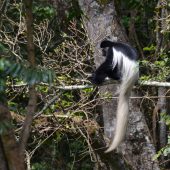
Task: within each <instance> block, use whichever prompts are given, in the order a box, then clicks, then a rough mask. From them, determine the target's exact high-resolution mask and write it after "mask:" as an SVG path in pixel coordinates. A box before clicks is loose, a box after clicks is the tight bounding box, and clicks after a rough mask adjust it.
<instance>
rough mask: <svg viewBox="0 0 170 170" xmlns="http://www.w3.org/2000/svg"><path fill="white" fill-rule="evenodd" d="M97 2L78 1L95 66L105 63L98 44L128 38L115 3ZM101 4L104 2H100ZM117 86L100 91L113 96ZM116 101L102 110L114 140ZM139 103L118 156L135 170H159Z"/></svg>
mask: <svg viewBox="0 0 170 170" xmlns="http://www.w3.org/2000/svg"><path fill="white" fill-rule="evenodd" d="M98 2H99V1H97V0H79V5H80V7H81V9H82V11H83V12H84V15H85V17H84V24H85V26H86V29H87V33H88V35H89V39H90V41H91V42H92V43H93V45H94V58H95V63H96V66H98V65H99V64H100V63H101V62H102V57H100V56H101V53H100V51H99V44H100V42H101V40H103V39H104V38H106V37H107V36H109V37H110V38H112V39H115V40H116V39H117V40H121V41H124V42H127V36H126V35H125V33H124V30H123V27H122V25H121V24H120V22H119V20H118V17H117V15H116V11H115V8H114V4H113V2H109V3H105V4H99V3H98ZM100 2H101V1H100ZM117 88H118V87H117V86H113V85H107V86H104V87H102V88H100V92H101V94H104V93H106V92H107V93H108V94H114V92H115V90H116V89H117ZM116 104H117V102H116V101H115V100H112V101H107V102H106V103H105V104H104V105H102V108H103V119H104V129H105V135H106V136H107V137H109V138H111V137H112V134H113V131H114V127H115V126H114V125H115V114H116ZM139 104H140V101H138V100H133V101H132V102H131V111H130V112H131V114H130V120H129V125H128V130H127V137H126V140H125V142H123V144H122V145H121V146H120V147H119V150H118V151H119V152H120V153H121V154H122V155H123V157H124V160H125V161H126V162H127V164H128V165H129V166H130V167H131V168H132V169H138V170H139V169H140V170H143V169H145V170H158V169H159V167H158V164H157V162H154V161H152V157H153V156H154V154H155V149H154V146H153V144H152V142H151V140H150V134H149V130H148V127H147V124H146V122H145V118H144V116H143V114H142V112H141V111H140V109H139Z"/></svg>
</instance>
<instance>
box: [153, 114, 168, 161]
mask: <svg viewBox="0 0 170 170" xmlns="http://www.w3.org/2000/svg"><path fill="white" fill-rule="evenodd" d="M161 121H163V122H165V123H166V125H167V127H168V128H169V129H170V115H167V114H166V113H162V114H161ZM167 141H168V143H167V145H166V146H165V147H163V148H161V149H160V150H159V151H158V152H157V154H156V155H155V156H154V158H153V159H154V160H156V159H158V158H159V157H160V156H161V155H163V156H168V155H169V154H170V136H167Z"/></svg>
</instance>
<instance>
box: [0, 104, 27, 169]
mask: <svg viewBox="0 0 170 170" xmlns="http://www.w3.org/2000/svg"><path fill="white" fill-rule="evenodd" d="M11 121H12V118H11V114H10V112H9V110H8V108H7V106H5V105H4V104H2V103H0V125H1V127H0V130H1V136H0V142H1V143H0V148H1V149H0V152H1V153H0V155H1V157H2V158H3V159H2V160H0V161H2V162H1V163H0V164H1V165H0V168H1V167H2V166H4V170H5V168H6V169H8V170H24V169H25V164H24V157H22V154H21V152H20V150H19V145H18V142H17V141H16V138H15V133H14V130H13V129H12V128H13V127H12V125H11Z"/></svg>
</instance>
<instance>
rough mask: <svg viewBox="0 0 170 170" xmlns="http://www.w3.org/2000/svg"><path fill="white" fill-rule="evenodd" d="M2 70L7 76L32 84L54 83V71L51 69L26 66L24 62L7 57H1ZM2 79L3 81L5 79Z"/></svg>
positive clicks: (0, 68)
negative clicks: (6, 58)
mask: <svg viewBox="0 0 170 170" xmlns="http://www.w3.org/2000/svg"><path fill="white" fill-rule="evenodd" d="M0 71H1V72H3V73H4V75H6V76H7V75H9V76H11V77H13V78H19V79H20V80H23V81H24V82H26V83H28V84H30V85H33V84H38V83H41V82H43V83H49V84H52V83H53V80H54V77H55V74H54V72H53V71H51V70H47V69H45V68H32V67H25V66H24V65H23V64H20V63H13V62H10V61H9V60H5V59H0ZM1 81H2V82H3V80H1ZM1 84H4V83H1Z"/></svg>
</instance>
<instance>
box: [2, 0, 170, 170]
mask: <svg viewBox="0 0 170 170" xmlns="http://www.w3.org/2000/svg"><path fill="white" fill-rule="evenodd" d="M79 2H80V1H79ZM79 2H78V1H76V0H57V1H55V0H36V1H33V2H32V1H31V0H23V1H22V0H0V161H1V160H2V163H1V164H0V170H8V169H9V170H14V169H17V170H21V169H24V168H25V167H24V166H25V165H24V162H25V163H26V166H27V169H29V170H30V169H32V170H54V169H55V170H56V169H57V170H61V169H62V170H65V169H71V170H79V169H80V170H81V169H82V170H91V169H96V170H97V169H104V167H105V169H111V167H110V165H108V164H109V163H108V162H110V161H111V162H112V160H113V164H114V162H119V164H121V169H134V168H132V167H131V166H130V165H128V162H127V161H126V160H123V157H122V156H121V154H119V153H114V154H110V155H107V154H104V150H106V143H107V142H106V141H107V139H106V137H105V135H104V123H103V118H102V109H101V106H102V104H103V103H104V102H106V101H107V100H111V96H110V94H108V93H105V94H101V93H100V90H99V87H96V86H93V85H91V83H90V82H89V80H88V77H89V75H90V74H91V73H92V72H94V70H95V68H96V67H95V61H94V57H93V54H94V44H93V43H91V40H90V38H89V36H88V34H87V30H86V26H85V24H84V20H86V19H88V17H87V15H86V14H85V13H84V12H83V11H82V9H81V7H80V6H79ZM110 2H111V1H109V0H96V1H95V3H96V4H97V5H98V6H100V7H101V10H102V9H104V8H105V6H106V5H107V4H108V3H110ZM114 7H115V9H116V12H117V15H116V17H117V20H118V21H119V22H120V24H121V25H122V28H123V30H124V31H125V33H126V35H127V39H128V42H129V43H130V44H131V45H132V46H134V47H135V48H136V49H137V51H138V54H139V65H140V80H139V82H142V81H158V82H169V81H170V41H169V40H170V2H169V1H168V0H115V1H114ZM135 90H138V91H140V96H138V98H139V100H140V106H139V108H140V109H141V110H142V112H143V113H144V115H145V120H146V123H147V125H148V129H149V132H150V138H151V141H152V143H153V144H154V150H155V151H156V152H155V154H154V156H153V160H154V161H156V162H157V164H158V165H159V167H161V168H162V169H169V168H170V164H169V162H170V157H169V153H170V146H169V144H170V137H169V128H170V115H169V114H170V100H169V97H170V92H169V89H168V87H157V86H143V85H140V83H139V84H138V85H136V86H135ZM134 142H135V141H134ZM120 157H121V158H120ZM124 164H126V168H125V167H124ZM139 164H140V163H139ZM14 167H16V168H14ZM115 169H116V168H115ZM118 169H120V168H118Z"/></svg>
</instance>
